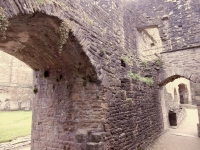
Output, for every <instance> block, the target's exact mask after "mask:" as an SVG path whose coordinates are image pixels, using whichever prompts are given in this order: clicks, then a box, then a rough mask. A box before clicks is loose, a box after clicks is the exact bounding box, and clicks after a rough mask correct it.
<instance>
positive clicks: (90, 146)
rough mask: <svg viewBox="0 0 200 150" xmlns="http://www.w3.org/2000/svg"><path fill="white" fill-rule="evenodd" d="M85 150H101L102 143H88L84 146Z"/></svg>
mask: <svg viewBox="0 0 200 150" xmlns="http://www.w3.org/2000/svg"><path fill="white" fill-rule="evenodd" d="M86 149H87V150H103V143H94V142H89V143H87V144H86Z"/></svg>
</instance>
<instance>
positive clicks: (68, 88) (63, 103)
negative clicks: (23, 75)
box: [31, 70, 104, 150]
mask: <svg viewBox="0 0 200 150" xmlns="http://www.w3.org/2000/svg"><path fill="white" fill-rule="evenodd" d="M34 76H35V82H34V84H35V87H34V90H33V92H34V93H35V98H34V100H33V123H32V143H31V144H32V147H31V149H32V150H43V149H48V150H55V149H56V150H67V149H69V150H82V149H86V142H87V141H88V140H87V138H88V137H87V135H88V131H90V132H91V131H102V130H101V129H102V123H101V121H102V119H103V118H104V114H103V113H102V112H103V111H102V108H101V97H102V96H101V90H100V89H99V88H98V87H99V85H97V84H96V83H92V82H89V81H86V80H84V79H83V77H77V78H75V77H74V75H73V74H72V73H70V71H62V72H59V71H54V70H49V71H48V72H47V71H46V72H45V73H43V72H39V71H38V72H36V73H35V75H34ZM76 76H77V75H76ZM81 131H82V132H83V131H84V133H86V134H85V135H86V137H84V139H81V140H80V138H77V136H76V135H77V134H80V133H81ZM79 137H80V136H79ZM97 144H98V143H97Z"/></svg>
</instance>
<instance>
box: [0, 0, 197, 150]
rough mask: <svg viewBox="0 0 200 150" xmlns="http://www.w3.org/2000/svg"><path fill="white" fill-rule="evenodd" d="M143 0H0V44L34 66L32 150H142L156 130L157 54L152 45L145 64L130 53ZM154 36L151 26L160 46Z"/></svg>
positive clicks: (158, 106) (158, 114) (158, 112)
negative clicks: (1, 16)
mask: <svg viewBox="0 0 200 150" xmlns="http://www.w3.org/2000/svg"><path fill="white" fill-rule="evenodd" d="M145 2H147V1H143V2H142V3H140V4H141V6H140V5H136V4H137V3H136V1H127V2H124V3H123V1H121V0H109V1H104V0H99V1H88V0H83V1H79V0H73V1H71V0H67V1H66V0H59V1H56V0H49V1H46V0H41V1H33V0H28V1H27V0H20V1H18V0H8V1H1V2H0V6H1V7H2V8H3V9H4V10H5V13H6V15H7V17H8V18H9V23H10V25H9V27H8V30H7V32H6V39H3V40H2V41H1V42H0V47H1V48H2V49H3V51H6V52H7V53H9V54H11V55H14V56H16V57H17V58H19V59H20V60H22V61H23V62H25V63H27V64H28V65H29V66H30V67H31V68H33V69H34V70H35V76H34V78H35V82H34V90H33V91H34V93H35V98H34V101H33V106H34V108H33V125H32V127H33V128H32V149H33V150H36V149H50V150H54V149H57V150H58V149H60V150H61V149H71V150H72V149H77V150H79V149H87V150H90V149H99V150H100V149H103V148H104V149H116V150H122V149H133V150H134V149H145V148H146V147H147V146H148V145H149V144H150V143H152V142H153V141H154V140H155V139H156V138H157V137H158V136H159V135H160V134H161V133H162V131H163V119H162V113H161V112H162V111H161V101H160V95H159V86H158V83H159V82H160V81H158V76H159V71H160V66H161V64H160V56H159V55H158V56H157V55H156V57H155V56H154V55H153V53H154V51H155V50H156V49H153V50H151V56H152V57H154V59H148V60H152V61H151V62H150V61H149V62H142V61H141V60H138V59H137V57H136V56H135V55H137V54H139V53H138V52H137V38H138V36H137V34H136V33H137V32H138V29H144V28H143V26H144V24H147V22H148V20H151V19H150V18H149V17H146V16H145V17H146V18H147V20H146V19H145V20H142V19H141V18H139V17H140V16H143V15H138V14H137V13H136V11H137V9H136V8H138V9H140V10H141V11H144V12H145V11H146V10H145V8H146V7H145V6H146V5H145ZM151 2H152V1H151ZM158 3H159V2H158ZM147 4H149V3H148V2H147ZM154 4H155V3H154ZM169 4H171V3H170V2H169ZM152 5H153V3H152ZM150 8H151V7H150ZM152 8H153V7H152ZM163 8H166V6H164V5H163ZM158 9H159V10H161V11H163V10H162V9H161V8H158ZM141 11H139V13H140V14H142V12H141ZM148 12H149V13H153V14H152V15H153V16H154V17H156V16H158V15H157V14H156V13H158V12H157V11H149V10H148ZM137 15H138V16H139V17H137ZM159 19H160V20H159V21H160V22H158V21H157V20H156V19H152V22H154V23H156V22H158V23H162V18H159ZM163 19H164V20H166V19H167V18H163ZM141 23H144V24H143V26H139V24H141ZM148 23H149V22H148ZM166 23H168V22H166ZM151 25H152V24H150V23H149V24H148V27H149V26H151ZM153 25H155V24H153ZM161 26H162V24H156V28H157V27H158V30H159V32H160V27H161ZM38 27H39V28H38ZM163 29H164V28H163ZM147 33H148V34H149V33H150V32H147ZM154 33H155V32H154ZM153 35H154V34H151V33H150V37H152V36H153ZM159 35H160V36H161V40H163V34H162V32H160V33H159ZM150 39H151V38H150ZM158 39H159V36H158V32H157V30H156V40H155V41H156V42H155V43H159V45H157V46H156V48H159V52H160V51H161V48H160V45H161V42H157V41H158ZM166 41H168V39H166ZM155 43H154V44H155ZM146 44H147V45H148V44H150V45H151V42H149V40H148V41H147V42H146ZM162 44H163V43H162ZM152 46H153V45H152ZM147 48H148V47H147ZM164 48H165V44H164ZM164 51H165V50H164ZM163 57H164V56H163ZM155 58H157V59H155ZM197 61H198V60H197ZM166 64H167V61H166ZM164 65H165V64H164ZM167 66H168V65H165V67H167ZM188 66H189V64H188ZM165 67H164V69H165ZM130 71H131V72H130ZM130 76H132V78H133V79H130ZM180 76H181V75H180ZM192 76H193V75H192ZM135 77H136V78H135ZM164 77H166V76H164ZM147 78H148V79H150V78H152V79H153V83H152V82H151V80H150V82H149V80H147ZM139 80H140V81H139ZM141 81H143V82H141ZM148 84H150V85H148Z"/></svg>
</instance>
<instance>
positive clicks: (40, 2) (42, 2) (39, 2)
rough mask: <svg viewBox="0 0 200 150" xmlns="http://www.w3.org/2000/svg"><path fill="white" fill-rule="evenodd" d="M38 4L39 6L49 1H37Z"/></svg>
mask: <svg viewBox="0 0 200 150" xmlns="http://www.w3.org/2000/svg"><path fill="white" fill-rule="evenodd" d="M35 1H36V3H38V4H44V3H45V2H47V1H48V0H35Z"/></svg>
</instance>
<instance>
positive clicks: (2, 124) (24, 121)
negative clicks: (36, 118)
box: [0, 111, 32, 143]
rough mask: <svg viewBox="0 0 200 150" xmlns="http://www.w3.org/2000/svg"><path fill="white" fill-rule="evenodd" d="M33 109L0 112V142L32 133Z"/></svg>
mask: <svg viewBox="0 0 200 150" xmlns="http://www.w3.org/2000/svg"><path fill="white" fill-rule="evenodd" d="M31 116H32V112H31V111H10V112H8V111H6V112H0V118H1V121H0V143H1V142H8V141H10V140H12V139H14V138H16V137H20V136H26V135H30V134H31V120H32V117H31Z"/></svg>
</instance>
